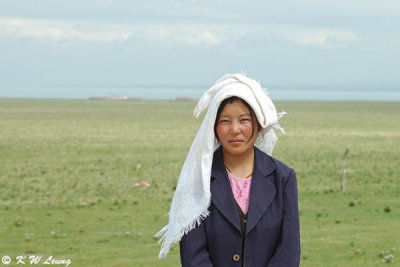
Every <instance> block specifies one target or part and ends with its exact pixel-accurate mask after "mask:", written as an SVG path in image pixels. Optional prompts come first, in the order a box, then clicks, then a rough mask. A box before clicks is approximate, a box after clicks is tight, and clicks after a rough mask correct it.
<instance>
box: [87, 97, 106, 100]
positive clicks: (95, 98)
mask: <svg viewBox="0 0 400 267" xmlns="http://www.w3.org/2000/svg"><path fill="white" fill-rule="evenodd" d="M89 100H108V97H105V96H91V97H89Z"/></svg>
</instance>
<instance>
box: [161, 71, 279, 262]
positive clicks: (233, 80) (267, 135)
mask: <svg viewBox="0 0 400 267" xmlns="http://www.w3.org/2000/svg"><path fill="white" fill-rule="evenodd" d="M231 96H237V97H239V98H241V99H243V100H244V101H246V102H247V103H248V104H249V105H250V106H251V107H252V109H253V110H254V112H255V114H256V117H257V120H258V122H259V124H260V125H261V127H262V130H261V131H260V132H259V133H258V136H257V140H256V143H255V145H256V146H257V147H258V148H259V149H260V150H262V151H264V152H265V153H267V154H268V155H271V154H272V150H273V148H274V146H275V143H276V142H277V141H278V138H277V136H276V135H275V132H274V130H273V129H279V130H280V131H282V133H284V132H285V131H284V130H283V129H282V128H281V126H280V125H279V122H278V119H280V118H281V117H282V116H283V115H284V114H286V112H284V111H283V112H281V113H279V114H278V113H277V112H276V109H275V106H274V104H273V103H272V101H271V99H270V98H269V97H268V95H267V91H266V90H264V89H262V88H261V86H260V84H259V83H258V82H257V81H255V80H253V79H250V78H248V77H246V76H245V75H243V74H227V75H224V76H223V77H222V78H221V79H219V80H218V81H217V82H216V83H215V85H214V86H212V87H211V88H210V89H208V90H207V91H206V92H205V93H204V94H203V96H202V97H201V98H200V100H199V102H198V104H197V106H196V108H195V110H194V116H195V117H196V118H197V117H199V116H200V114H201V113H202V112H203V111H204V110H205V109H207V108H208V110H207V113H206V115H205V117H204V120H203V122H202V124H201V126H200V129H199V131H198V132H197V135H196V137H195V139H194V141H193V143H192V146H191V147H190V150H189V153H188V155H187V157H186V160H185V162H184V164H183V167H182V170H181V174H180V176H179V180H178V184H177V187H176V190H175V194H174V197H173V199H172V203H171V209H170V212H169V222H168V224H167V225H166V226H164V228H163V229H161V231H160V232H158V233H157V234H156V236H157V237H160V236H162V238H161V239H160V241H159V243H160V242H162V246H161V250H160V254H159V257H160V258H164V257H165V256H166V255H167V254H168V252H169V249H170V246H171V245H172V244H173V243H176V242H178V241H179V240H180V239H181V237H182V236H183V235H184V234H185V233H187V232H189V231H190V230H192V229H193V228H194V227H196V226H197V225H199V224H200V223H201V220H203V219H204V218H206V217H207V216H208V215H209V211H208V207H209V205H210V200H211V193H210V175H211V166H212V160H213V153H214V151H215V150H216V149H217V148H218V147H219V146H220V144H219V142H218V140H217V139H216V137H215V135H214V123H215V119H216V114H217V111H218V107H219V105H220V104H221V102H222V101H223V100H224V99H226V98H229V97H231Z"/></svg>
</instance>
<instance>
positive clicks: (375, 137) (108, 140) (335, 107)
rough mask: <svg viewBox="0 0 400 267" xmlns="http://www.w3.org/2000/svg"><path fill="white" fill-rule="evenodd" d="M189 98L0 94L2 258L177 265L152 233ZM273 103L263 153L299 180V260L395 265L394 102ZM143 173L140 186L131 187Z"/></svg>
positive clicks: (398, 235) (191, 124)
mask: <svg viewBox="0 0 400 267" xmlns="http://www.w3.org/2000/svg"><path fill="white" fill-rule="evenodd" d="M194 106H195V103H192V102H172V101H143V102H110V101H109V102H107V101H86V100H28V99H26V100H23V99H20V100H16V99H0V257H3V256H4V255H8V256H10V257H11V259H12V264H10V265H9V266H16V265H15V263H16V261H15V257H17V256H18V255H24V256H28V257H29V255H42V257H43V258H42V262H43V261H44V260H45V259H47V258H48V257H49V256H53V258H57V259H70V260H71V264H70V265H69V266H179V248H178V247H177V246H174V247H173V248H172V250H171V252H170V254H169V255H168V257H167V258H166V259H164V260H159V259H158V258H157V255H158V251H159V246H158V245H157V240H156V239H154V237H153V235H154V234H155V233H156V232H157V231H158V230H159V229H160V228H161V227H162V226H163V225H165V224H166V222H167V217H166V216H164V215H165V214H166V213H167V212H168V209H169V204H170V201H171V198H172V195H173V191H174V186H175V184H176V181H177V177H178V176H179V172H180V167H181V165H182V163H183V161H184V159H185V156H186V153H187V152H188V149H189V147H190V145H191V142H192V140H193V138H194V136H195V134H196V132H197V129H198V127H199V125H200V123H201V119H194V118H193V117H192V113H193V108H194ZM277 109H278V111H281V110H285V111H287V112H288V115H286V116H284V117H283V118H282V120H281V125H282V126H283V127H284V128H285V130H286V131H287V134H286V135H282V134H280V133H277V134H278V137H279V138H280V140H279V142H278V144H277V146H276V148H275V151H274V157H276V158H278V159H280V160H282V161H283V162H285V163H287V164H288V165H290V166H291V167H293V168H295V170H296V173H297V177H298V188H299V208H300V220H301V243H302V256H301V266H324V267H325V266H341V267H342V266H352V267H353V266H400V186H399V182H400V161H399V159H400V103H366V102H278V103H277ZM346 147H349V148H350V154H349V158H348V161H347V174H346V192H341V191H340V175H341V165H342V158H343V153H344V151H345V149H346ZM142 181H147V182H149V183H150V184H151V186H150V187H143V186H141V187H136V186H135V183H137V182H142ZM387 255H392V256H394V257H393V258H391V257H387V258H386V260H385V256H387ZM384 261H386V262H384ZM390 261H391V262H390ZM27 263H28V262H27ZM0 265H2V264H1V263H0ZM26 265H29V264H25V266H26ZM18 266H21V264H20V265H18Z"/></svg>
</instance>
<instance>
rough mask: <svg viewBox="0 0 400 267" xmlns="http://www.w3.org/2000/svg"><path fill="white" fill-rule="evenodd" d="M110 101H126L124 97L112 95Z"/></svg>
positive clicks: (126, 98)
mask: <svg viewBox="0 0 400 267" xmlns="http://www.w3.org/2000/svg"><path fill="white" fill-rule="evenodd" d="M110 100H115V101H121V100H128V97H127V96H126V95H113V96H111V97H110Z"/></svg>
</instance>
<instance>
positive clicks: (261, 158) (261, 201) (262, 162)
mask: <svg viewBox="0 0 400 267" xmlns="http://www.w3.org/2000/svg"><path fill="white" fill-rule="evenodd" d="M274 170H275V164H274V163H273V162H272V160H271V158H270V157H269V156H265V154H264V153H263V152H262V151H260V150H259V149H258V148H257V147H254V170H253V178H252V179H253V180H252V182H251V189H250V202H249V208H248V211H247V223H246V235H247V234H248V233H249V232H250V231H251V230H252V229H253V228H254V226H255V225H256V224H257V223H258V221H259V220H260V219H261V217H262V216H263V214H264V213H265V211H266V210H267V209H268V207H269V205H270V204H271V202H272V200H273V199H274V197H275V193H276V189H275V186H274V185H273V184H272V183H271V182H270V181H269V179H268V176H269V175H270V174H271V173H272V172H273V171H274ZM231 191H232V190H231Z"/></svg>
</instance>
